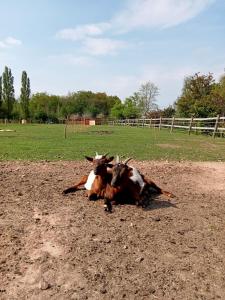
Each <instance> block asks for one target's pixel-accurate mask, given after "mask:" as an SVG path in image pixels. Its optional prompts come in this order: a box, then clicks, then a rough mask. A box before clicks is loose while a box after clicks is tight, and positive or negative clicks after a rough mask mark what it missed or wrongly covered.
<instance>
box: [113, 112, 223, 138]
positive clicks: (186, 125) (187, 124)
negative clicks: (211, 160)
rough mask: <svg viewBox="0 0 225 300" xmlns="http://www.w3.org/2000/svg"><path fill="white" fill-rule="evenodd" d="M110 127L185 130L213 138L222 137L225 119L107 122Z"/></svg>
mask: <svg viewBox="0 0 225 300" xmlns="http://www.w3.org/2000/svg"><path fill="white" fill-rule="evenodd" d="M109 124H110V125H120V126H141V127H150V128H158V129H159V130H160V129H162V128H168V130H169V131H170V132H173V130H174V129H180V130H186V131H188V134H191V132H195V133H197V132H201V133H207V134H210V135H212V136H213V137H214V138H215V136H221V137H224V134H225V117H220V116H219V115H218V116H217V117H214V118H175V117H173V118H158V119H144V118H142V119H124V120H114V121H109Z"/></svg>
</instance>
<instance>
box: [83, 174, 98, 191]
mask: <svg viewBox="0 0 225 300" xmlns="http://www.w3.org/2000/svg"><path fill="white" fill-rule="evenodd" d="M95 177H96V175H95V173H94V171H93V170H92V171H91V172H90V174H89V175H88V179H87V182H86V183H85V185H84V187H85V189H86V190H88V191H90V190H91V187H92V184H93V182H94V180H95Z"/></svg>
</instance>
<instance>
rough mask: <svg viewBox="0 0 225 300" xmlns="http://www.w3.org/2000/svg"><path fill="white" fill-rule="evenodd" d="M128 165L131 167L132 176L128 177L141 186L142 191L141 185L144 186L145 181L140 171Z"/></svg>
mask: <svg viewBox="0 0 225 300" xmlns="http://www.w3.org/2000/svg"><path fill="white" fill-rule="evenodd" d="M129 167H130V168H132V176H131V177H130V179H131V180H132V181H133V182H134V183H138V184H139V186H140V188H141V191H142V189H143V187H144V186H145V182H144V180H143V178H142V176H141V174H140V172H139V171H138V170H137V169H136V168H134V167H131V166H129ZM141 191H140V192H141Z"/></svg>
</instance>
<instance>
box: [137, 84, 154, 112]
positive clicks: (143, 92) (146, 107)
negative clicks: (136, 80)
mask: <svg viewBox="0 0 225 300" xmlns="http://www.w3.org/2000/svg"><path fill="white" fill-rule="evenodd" d="M158 95H159V89H158V87H157V86H156V85H155V84H154V83H153V82H151V81H148V82H146V83H144V84H142V85H141V87H140V89H139V91H138V98H139V100H138V102H139V103H138V105H139V107H140V109H141V111H142V114H143V115H146V113H148V112H149V111H151V110H155V109H157V107H158V106H157V104H156V96H158Z"/></svg>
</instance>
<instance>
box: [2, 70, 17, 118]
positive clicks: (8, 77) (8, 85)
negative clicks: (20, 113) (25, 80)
mask: <svg viewBox="0 0 225 300" xmlns="http://www.w3.org/2000/svg"><path fill="white" fill-rule="evenodd" d="M2 80H3V88H2V100H3V104H4V106H5V111H6V117H7V118H8V119H10V118H11V115H12V110H13V103H14V101H15V97H14V87H13V81H14V78H13V76H12V72H11V69H10V68H8V67H7V66H6V67H5V70H4V72H3V74H2Z"/></svg>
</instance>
